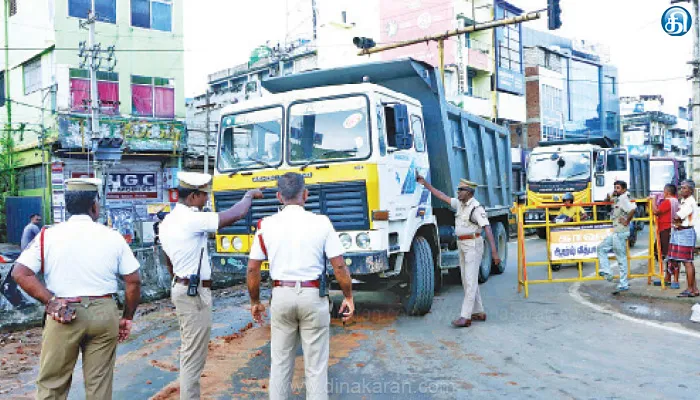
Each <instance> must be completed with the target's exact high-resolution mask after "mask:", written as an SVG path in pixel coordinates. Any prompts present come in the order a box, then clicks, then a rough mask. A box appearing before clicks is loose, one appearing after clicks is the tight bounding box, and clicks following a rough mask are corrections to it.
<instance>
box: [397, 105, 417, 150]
mask: <svg viewBox="0 0 700 400" xmlns="http://www.w3.org/2000/svg"><path fill="white" fill-rule="evenodd" d="M394 126H395V129H396V147H397V148H398V149H399V150H408V149H410V148H412V147H413V135H411V128H410V126H409V123H408V107H406V105H405V104H396V105H395V106H394Z"/></svg>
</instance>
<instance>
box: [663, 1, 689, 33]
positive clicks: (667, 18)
mask: <svg viewBox="0 0 700 400" xmlns="http://www.w3.org/2000/svg"><path fill="white" fill-rule="evenodd" d="M692 24H693V18H692V17H691V16H690V13H689V12H688V10H686V9H685V8H683V7H679V6H673V7H670V8H669V9H668V10H666V11H665V12H664V14H663V15H662V16H661V27H662V28H663V29H664V31H665V32H666V33H668V34H669V35H671V36H683V35H685V34H686V33H688V31H689V30H690V27H691V25H692Z"/></svg>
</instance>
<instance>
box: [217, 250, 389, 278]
mask: <svg viewBox="0 0 700 400" xmlns="http://www.w3.org/2000/svg"><path fill="white" fill-rule="evenodd" d="M343 258H344V260H345V265H347V267H348V270H349V271H350V274H351V275H353V276H359V275H372V274H378V273H380V272H384V271H386V270H388V269H389V256H388V255H387V252H386V250H384V251H367V252H352V253H345V254H344V255H343ZM211 264H212V270H213V272H221V273H227V274H233V275H234V276H236V275H241V276H245V274H246V268H247V267H248V255H247V254H236V253H232V254H227V253H212V255H211ZM328 272H329V273H330V274H331V275H333V268H332V267H331V266H330V263H329V264H328Z"/></svg>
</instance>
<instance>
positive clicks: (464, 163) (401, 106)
mask: <svg viewBox="0 0 700 400" xmlns="http://www.w3.org/2000/svg"><path fill="white" fill-rule="evenodd" d="M262 85H263V87H264V88H265V89H266V90H267V91H269V92H270V94H269V95H265V96H263V97H261V98H259V99H254V100H250V101H246V102H243V103H239V104H235V105H231V106H228V107H225V108H224V109H223V110H222V112H221V121H220V132H219V139H218V146H217V147H218V151H217V157H216V171H215V176H214V183H213V204H214V207H215V209H217V210H223V209H226V208H227V207H230V206H231V205H232V204H233V203H235V202H237V201H239V200H240V199H241V198H242V197H243V195H244V193H245V192H246V190H249V189H253V188H262V191H263V193H264V195H265V197H264V198H263V199H259V200H254V201H253V204H252V207H251V209H250V212H249V213H248V215H247V216H246V218H244V219H242V220H240V221H238V222H237V223H236V224H234V225H233V226H231V227H227V228H223V229H220V230H219V231H218V232H217V234H216V252H215V253H214V254H213V255H212V264H213V265H214V269H215V271H217V270H218V271H224V272H228V273H234V274H235V273H245V270H246V265H247V255H248V252H249V251H250V247H251V244H252V242H253V234H254V232H255V229H256V225H257V222H258V220H259V219H261V218H263V217H265V216H268V215H271V214H273V213H275V212H277V211H278V209H279V206H280V205H279V203H278V201H277V199H276V198H275V186H276V180H277V179H278V177H279V176H281V175H282V174H284V173H286V172H290V171H291V172H298V173H300V174H302V175H303V176H304V177H305V181H306V185H307V189H308V190H309V193H310V196H309V199H308V201H307V203H306V209H307V210H309V211H313V212H315V213H321V214H325V215H327V216H328V217H329V219H330V220H331V222H332V223H333V226H334V227H335V229H336V230H337V232H338V234H339V236H340V240H341V242H342V244H343V246H344V247H345V251H346V253H345V254H344V258H345V264H346V265H347V266H348V268H349V270H350V272H351V274H352V277H353V279H354V285H355V288H356V289H357V290H387V289H389V290H392V291H395V292H396V293H398V294H399V295H400V297H401V300H402V303H403V306H404V308H405V310H406V312H407V313H408V314H409V315H423V314H425V313H427V312H428V311H429V310H430V308H431V305H432V302H433V296H434V293H435V291H436V290H439V289H440V287H441V286H442V284H443V279H444V278H450V277H457V276H459V268H458V267H459V257H458V252H457V238H456V236H455V229H454V210H452V209H450V208H449V205H447V204H444V203H442V202H440V201H439V200H437V199H434V198H432V196H431V194H430V192H429V191H428V190H427V189H425V188H424V187H423V186H421V185H420V184H418V183H417V182H416V175H417V174H420V175H423V176H425V177H426V179H429V180H430V182H431V183H432V184H433V186H435V187H436V188H438V189H440V190H442V191H443V192H445V193H447V194H448V195H452V196H455V195H456V192H455V190H456V187H457V185H458V183H459V180H460V179H461V178H465V179H468V180H470V181H473V182H475V183H477V184H478V188H477V189H476V198H477V199H478V200H479V201H480V202H481V203H482V204H483V205H484V207H485V208H486V211H487V214H488V217H489V220H490V222H491V227H492V229H493V232H494V236H495V239H496V242H497V246H498V252H499V257H500V258H501V260H502V263H500V264H498V265H492V260H491V254H490V252H489V251H485V252H484V257H483V261H482V264H481V270H480V281H481V282H485V281H486V280H487V279H488V277H489V275H490V274H492V273H494V274H500V273H502V272H503V271H504V268H505V266H506V265H507V261H508V249H507V244H508V234H507V232H508V213H509V208H510V206H511V204H512V201H513V198H512V193H511V180H512V179H511V153H510V134H509V132H508V130H507V129H506V128H505V127H502V126H499V125H496V124H493V123H491V122H490V121H487V120H484V119H482V118H479V117H476V116H474V115H472V114H469V113H468V112H465V111H464V110H462V109H460V108H458V107H456V106H453V105H451V104H449V103H448V102H447V101H446V100H445V94H444V88H443V85H442V83H441V81H440V74H439V72H438V71H437V70H436V69H435V68H434V67H432V66H431V65H429V64H425V63H423V62H420V61H416V60H412V59H403V60H396V61H386V62H374V63H368V64H361V65H354V66H347V67H341V68H335V69H327V70H314V71H309V72H305V73H301V74H295V75H292V76H287V77H279V78H274V79H269V80H266V81H263V82H262ZM265 268H269V266H268V265H266V263H263V269H265ZM329 271H331V272H332V268H329ZM455 271H456V272H455Z"/></svg>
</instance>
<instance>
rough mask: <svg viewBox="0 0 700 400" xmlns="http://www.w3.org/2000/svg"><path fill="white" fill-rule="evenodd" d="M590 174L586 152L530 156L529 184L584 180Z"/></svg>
mask: <svg viewBox="0 0 700 400" xmlns="http://www.w3.org/2000/svg"><path fill="white" fill-rule="evenodd" d="M590 174H591V155H590V154H589V153H588V152H573V151H571V152H569V151H566V152H559V153H541V154H534V155H531V156H530V166H529V167H528V172H527V180H528V181H529V182H563V181H571V180H574V181H575V180H585V179H587V178H588V177H590Z"/></svg>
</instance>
